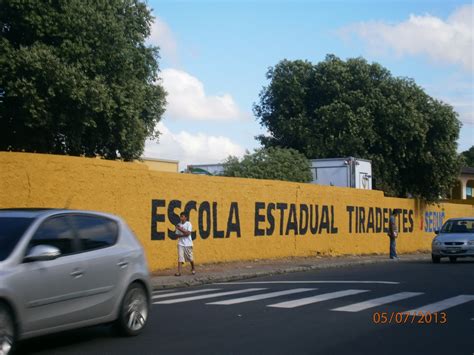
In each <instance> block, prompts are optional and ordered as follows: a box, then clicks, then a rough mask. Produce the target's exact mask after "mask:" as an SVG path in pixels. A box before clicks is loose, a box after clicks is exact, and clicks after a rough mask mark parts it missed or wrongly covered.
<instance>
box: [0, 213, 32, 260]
mask: <svg viewBox="0 0 474 355" xmlns="http://www.w3.org/2000/svg"><path fill="white" fill-rule="evenodd" d="M31 222H33V218H25V217H0V261H3V260H5V259H6V258H8V256H9V255H10V254H11V252H12V251H13V249H15V246H16V244H17V243H18V241H19V240H20V239H21V236H22V235H23V233H24V232H25V231H26V229H27V228H28V227H29V226H30V224H31Z"/></svg>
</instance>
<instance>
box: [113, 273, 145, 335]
mask: <svg viewBox="0 0 474 355" xmlns="http://www.w3.org/2000/svg"><path fill="white" fill-rule="evenodd" d="M149 307H150V306H149V302H148V297H147V293H146V291H145V288H144V287H143V286H142V285H140V284H139V283H136V282H135V283H132V284H131V285H130V286H129V288H128V289H127V292H125V296H124V297H123V300H122V304H121V305H120V311H119V317H118V319H117V321H116V322H115V326H116V328H117V330H118V331H119V333H120V334H121V335H123V336H135V335H138V334H140V333H141V332H142V330H143V329H144V328H145V326H146V324H147V320H148V314H149V313H150V310H149Z"/></svg>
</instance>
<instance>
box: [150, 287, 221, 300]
mask: <svg viewBox="0 0 474 355" xmlns="http://www.w3.org/2000/svg"><path fill="white" fill-rule="evenodd" d="M219 290H220V289H219V288H205V289H202V290H194V291H184V292H171V293H164V294H162V295H157V296H153V297H152V298H153V299H154V300H156V299H158V298H166V297H173V296H184V295H192V294H193V293H203V292H210V291H219Z"/></svg>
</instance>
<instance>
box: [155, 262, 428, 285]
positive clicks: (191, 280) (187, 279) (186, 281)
mask: <svg viewBox="0 0 474 355" xmlns="http://www.w3.org/2000/svg"><path fill="white" fill-rule="evenodd" d="M428 260H431V259H429V258H428V257H427V256H426V254H425V255H420V254H417V255H405V256H403V259H401V260H400V261H397V262H400V263H405V262H416V261H428ZM324 261H325V260H323V262H321V263H317V264H311V265H299V266H285V267H278V268H275V269H270V270H260V271H259V270H253V271H248V272H246V271H243V272H242V271H241V272H238V273H233V274H232V273H229V272H225V271H224V272H222V274H217V275H208V276H181V277H180V278H177V277H173V278H172V279H171V280H166V279H169V278H170V277H169V276H165V277H160V276H154V277H152V279H151V283H152V287H153V289H154V290H163V289H169V288H184V287H190V286H198V285H205V284H211V283H216V282H230V281H237V280H246V279H252V278H256V277H263V276H273V275H281V274H288V273H293V272H304V271H312V270H321V269H329V268H339V267H345V266H359V265H370V264H380V263H393V262H394V261H393V260H390V259H388V258H383V259H382V258H376V259H369V260H342V261H339V262H324ZM331 261H332V260H331Z"/></svg>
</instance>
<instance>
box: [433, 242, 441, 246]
mask: <svg viewBox="0 0 474 355" xmlns="http://www.w3.org/2000/svg"><path fill="white" fill-rule="evenodd" d="M433 245H434V246H436V247H439V246H440V245H441V242H438V241H437V240H433Z"/></svg>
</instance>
